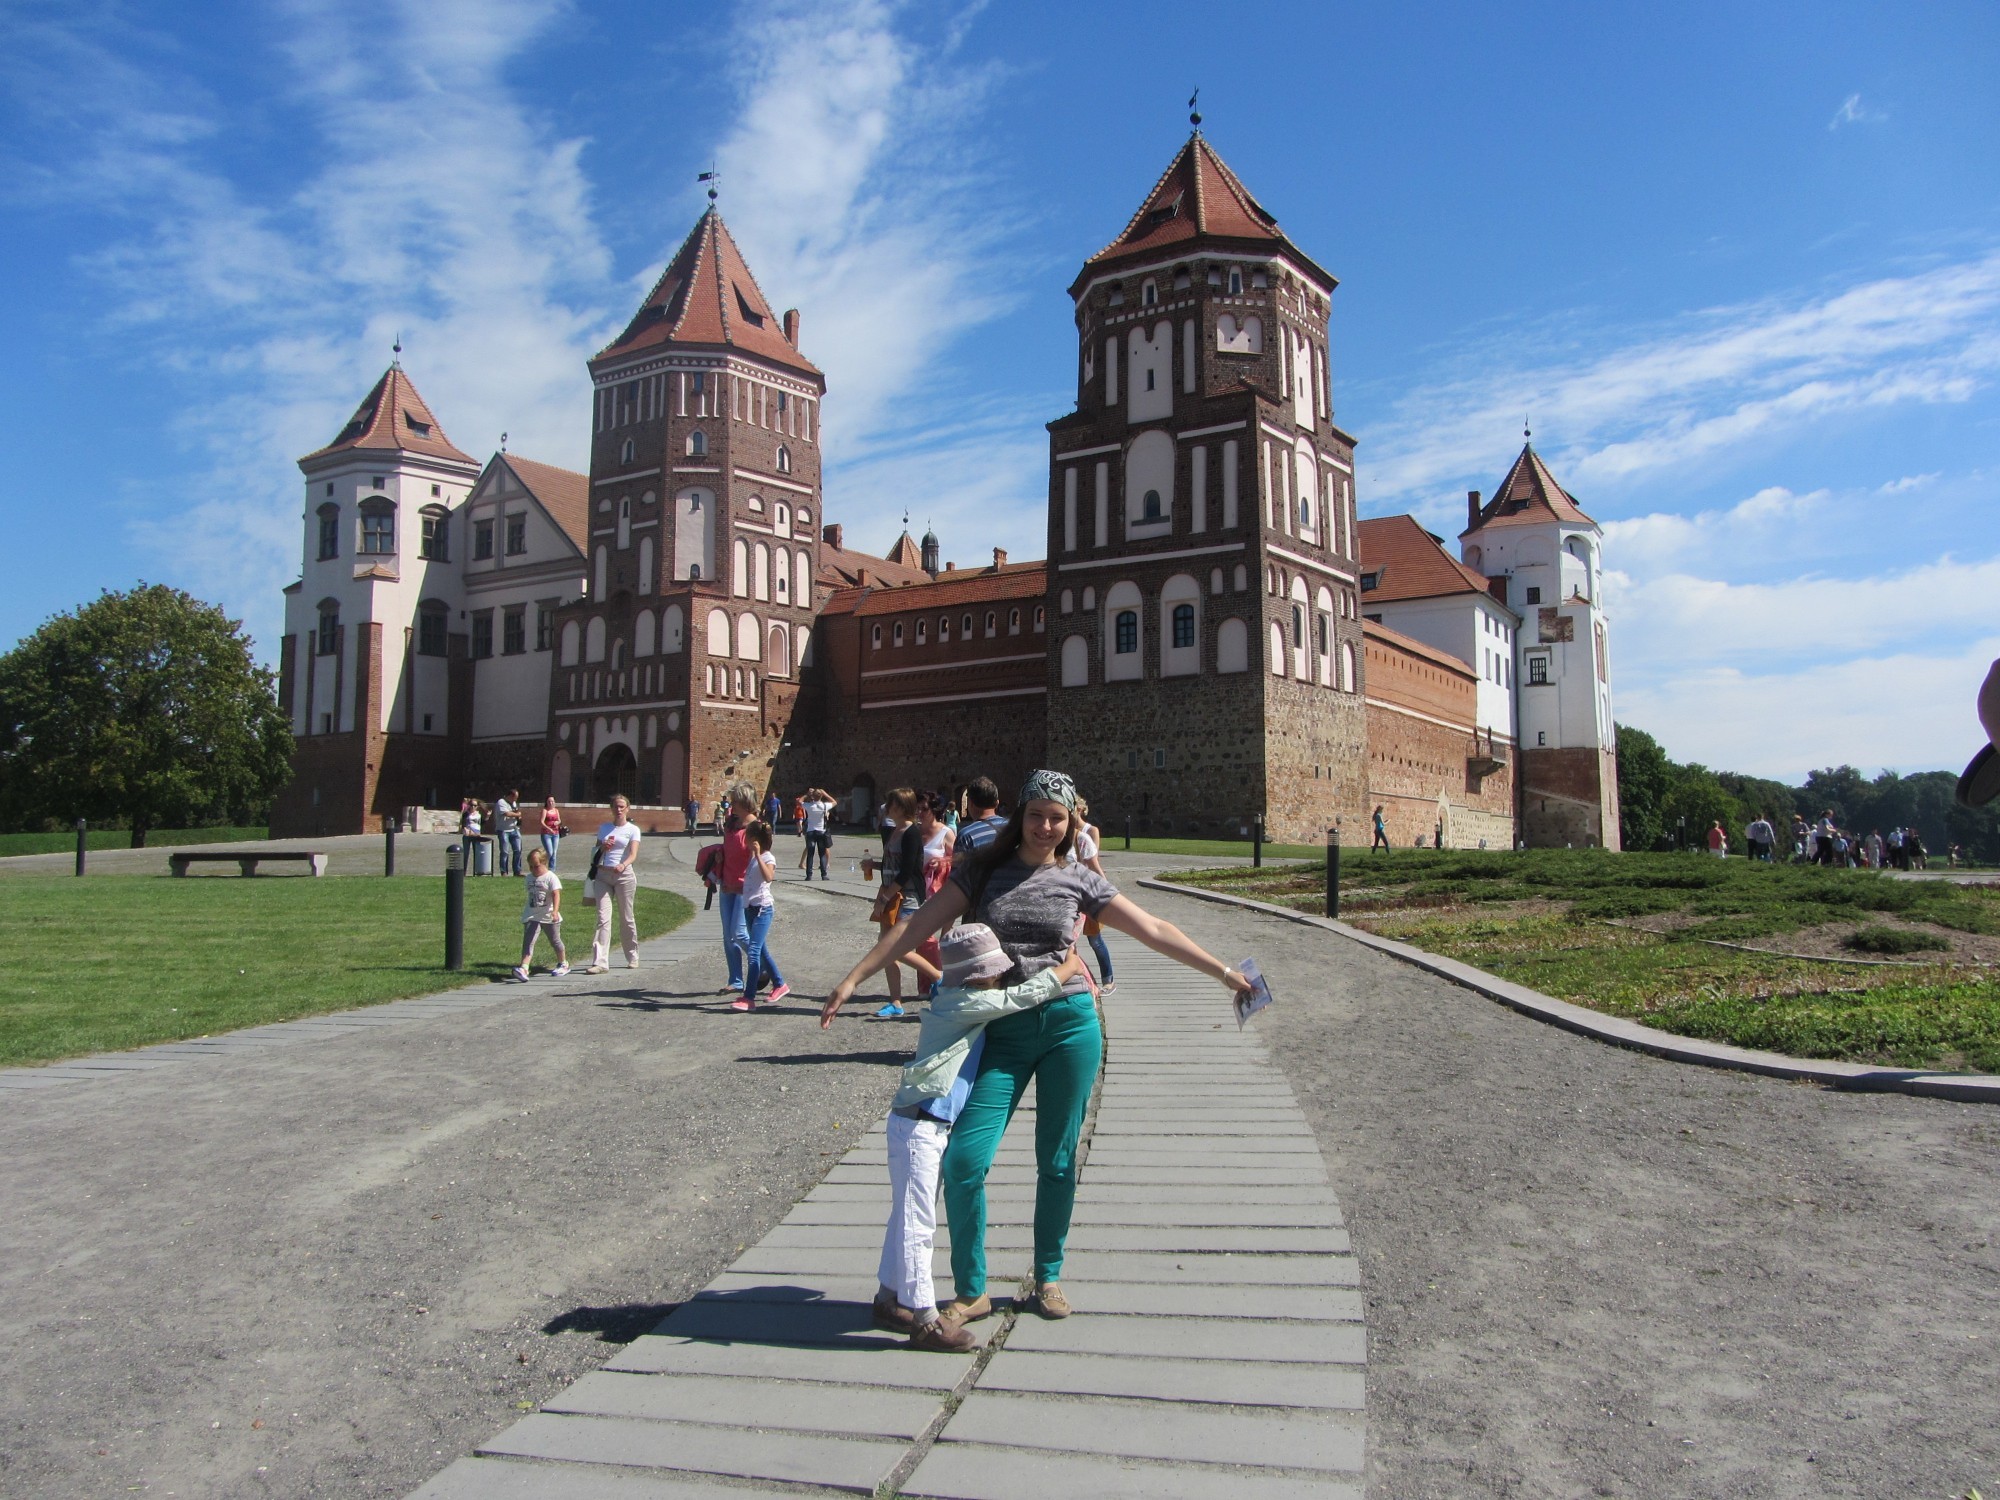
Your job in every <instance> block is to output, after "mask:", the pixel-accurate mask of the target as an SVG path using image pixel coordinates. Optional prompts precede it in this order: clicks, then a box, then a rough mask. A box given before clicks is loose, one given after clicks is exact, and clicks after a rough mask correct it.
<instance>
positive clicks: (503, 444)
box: [500, 432, 507, 453]
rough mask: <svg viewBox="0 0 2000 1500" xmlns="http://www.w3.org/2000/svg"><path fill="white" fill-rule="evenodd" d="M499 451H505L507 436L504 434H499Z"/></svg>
mask: <svg viewBox="0 0 2000 1500" xmlns="http://www.w3.org/2000/svg"><path fill="white" fill-rule="evenodd" d="M500 451H501V452H502V453H505V452H506V451H507V434H506V433H504V432H503V433H501V434H500Z"/></svg>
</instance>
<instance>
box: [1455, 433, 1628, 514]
mask: <svg viewBox="0 0 2000 1500" xmlns="http://www.w3.org/2000/svg"><path fill="white" fill-rule="evenodd" d="M1545 521H1568V522H1571V523H1572V524H1575V525H1579V526H1595V525H1596V524H1597V523H1596V522H1595V521H1593V520H1591V518H1590V517H1589V516H1587V515H1585V514H1584V513H1583V507H1582V506H1580V505H1578V504H1577V503H1576V501H1575V500H1574V499H1572V498H1571V497H1570V493H1569V491H1567V490H1565V489H1564V488H1563V487H1562V486H1561V485H1560V484H1558V483H1556V477H1555V475H1553V474H1551V473H1550V472H1549V466H1548V465H1547V464H1545V463H1543V462H1542V456H1541V454H1539V453H1537V452H1536V451H1535V445H1534V444H1533V443H1532V442H1525V443H1523V444H1522V445H1521V452H1520V456H1519V457H1517V458H1516V459H1515V460H1514V465H1513V467H1512V468H1510V469H1509V470H1508V471H1507V477H1506V478H1505V479H1503V480H1501V481H1500V487H1499V488H1498V489H1496V490H1494V492H1493V498H1492V499H1491V500H1488V501H1487V502H1486V504H1485V506H1484V507H1483V508H1482V509H1481V510H1480V512H1479V519H1478V520H1477V521H1475V522H1474V523H1473V524H1472V525H1470V526H1468V527H1466V529H1465V530H1464V531H1462V532H1460V533H1459V535H1460V536H1468V535H1470V534H1471V533H1472V532H1475V531H1478V530H1479V529H1480V528H1481V527H1485V526H1496V525H1498V526H1507V525H1531V524H1535V523H1539V522H1545Z"/></svg>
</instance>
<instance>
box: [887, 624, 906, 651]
mask: <svg viewBox="0 0 2000 1500" xmlns="http://www.w3.org/2000/svg"><path fill="white" fill-rule="evenodd" d="M889 640H890V642H891V644H893V645H897V646H900V645H902V644H903V622H902V621H901V620H898V621H897V622H896V624H895V626H894V628H893V630H892V631H891V633H890V636H889Z"/></svg>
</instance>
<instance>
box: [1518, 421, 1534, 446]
mask: <svg viewBox="0 0 2000 1500" xmlns="http://www.w3.org/2000/svg"><path fill="white" fill-rule="evenodd" d="M1534 440H1535V429H1534V428H1532V427H1530V426H1529V425H1528V419H1527V418H1526V417H1523V418H1521V441H1523V442H1527V443H1531V442H1533V441H1534Z"/></svg>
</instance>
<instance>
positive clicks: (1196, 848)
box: [1103, 828, 1326, 860]
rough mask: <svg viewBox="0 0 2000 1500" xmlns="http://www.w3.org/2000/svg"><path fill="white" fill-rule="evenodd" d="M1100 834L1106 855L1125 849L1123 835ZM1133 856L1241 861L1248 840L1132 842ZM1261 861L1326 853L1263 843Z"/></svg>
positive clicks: (1305, 846) (1316, 856)
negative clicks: (1218, 857)
mask: <svg viewBox="0 0 2000 1500" xmlns="http://www.w3.org/2000/svg"><path fill="white" fill-rule="evenodd" d="M1103 832H1104V848H1105V851H1106V852H1107V853H1111V854H1119V853H1123V852H1124V849H1125V838H1124V835H1122V834H1119V833H1115V832H1113V831H1112V830H1111V829H1109V828H1107V829H1105V830H1103ZM1132 852H1133V853H1134V854H1196V855H1201V854H1207V855H1235V856H1238V857H1240V858H1242V859H1248V858H1249V857H1250V852H1251V851H1250V841H1249V840H1248V839H1134V840H1132ZM1264 858H1265V859H1267V860H1272V859H1321V860H1323V859H1325V858H1326V850H1325V849H1323V848H1320V847H1319V846H1317V845H1314V844H1266V845H1265V846H1264Z"/></svg>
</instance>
